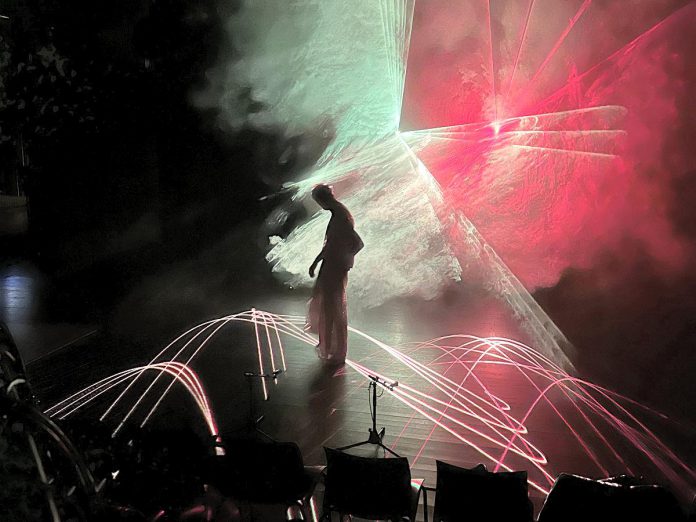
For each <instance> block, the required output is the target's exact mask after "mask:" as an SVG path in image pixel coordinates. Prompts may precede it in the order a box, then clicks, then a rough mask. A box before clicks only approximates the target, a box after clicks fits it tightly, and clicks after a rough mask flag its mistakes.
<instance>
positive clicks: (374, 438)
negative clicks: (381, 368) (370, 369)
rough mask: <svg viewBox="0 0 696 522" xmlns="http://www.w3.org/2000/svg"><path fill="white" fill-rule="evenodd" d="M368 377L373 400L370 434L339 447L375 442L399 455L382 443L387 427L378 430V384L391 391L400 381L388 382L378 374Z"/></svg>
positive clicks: (351, 446)
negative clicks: (364, 438)
mask: <svg viewBox="0 0 696 522" xmlns="http://www.w3.org/2000/svg"><path fill="white" fill-rule="evenodd" d="M368 377H369V379H370V400H371V401H372V412H371V417H372V428H370V429H369V433H370V435H369V437H368V438H367V440H365V441H362V442H356V443H355V444H349V445H348V446H343V447H342V448H338V449H339V450H341V451H344V450H347V449H350V448H357V447H358V446H364V445H366V444H374V445H375V446H379V447H380V448H382V449H383V450H384V451H388V452H389V453H391V454H392V455H394V456H395V457H399V456H400V455H399V454H398V453H396V452H395V451H392V450H391V449H389V448H387V447H386V446H385V445H384V444H383V443H382V439H384V432H385V428H384V427H383V428H382V429H381V430H379V431H377V385H378V384H379V385H380V386H382V387H383V388H386V389H388V390H389V391H394V388H396V387H397V386H398V385H399V382H398V381H394V382H387V381H385V380H384V379H380V378H379V377H377V376H376V375H368Z"/></svg>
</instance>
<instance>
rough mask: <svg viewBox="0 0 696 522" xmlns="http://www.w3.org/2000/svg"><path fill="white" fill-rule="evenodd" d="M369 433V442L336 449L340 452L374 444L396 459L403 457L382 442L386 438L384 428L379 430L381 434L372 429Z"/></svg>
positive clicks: (365, 441)
mask: <svg viewBox="0 0 696 522" xmlns="http://www.w3.org/2000/svg"><path fill="white" fill-rule="evenodd" d="M369 431H370V436H369V437H368V438H367V440H364V441H362V442H356V443H355V444H349V445H348V446H342V447H340V448H336V449H338V450H339V451H345V450H347V449H351V448H357V447H359V446H366V445H367V444H372V445H373V446H379V447H380V448H382V449H383V450H384V451H388V452H389V453H391V454H392V455H393V456H395V457H400V456H401V455H399V454H398V453H396V452H395V451H393V450H392V449H390V448H387V447H386V446H385V445H384V443H383V442H382V439H383V438H384V428H382V429H381V430H379V432H378V431H377V430H373V429H370V430H369Z"/></svg>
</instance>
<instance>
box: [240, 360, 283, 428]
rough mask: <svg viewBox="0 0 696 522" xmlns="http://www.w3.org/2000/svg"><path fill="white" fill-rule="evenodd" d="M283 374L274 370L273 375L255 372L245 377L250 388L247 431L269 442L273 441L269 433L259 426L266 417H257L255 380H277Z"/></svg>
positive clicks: (281, 371)
mask: <svg viewBox="0 0 696 522" xmlns="http://www.w3.org/2000/svg"><path fill="white" fill-rule="evenodd" d="M281 373H283V370H274V371H272V372H271V373H254V372H244V377H246V380H247V385H248V387H249V413H248V417H247V430H248V431H249V432H250V433H254V432H258V433H260V434H261V435H263V436H264V437H266V438H267V439H269V440H271V441H272V440H273V437H271V436H270V435H269V434H268V433H266V432H265V431H263V430H262V429H261V428H259V424H261V422H263V419H264V417H265V416H264V415H259V416H258V417H257V416H256V408H255V401H254V380H255V379H273V380H275V379H277V378H278V375H280V374H281Z"/></svg>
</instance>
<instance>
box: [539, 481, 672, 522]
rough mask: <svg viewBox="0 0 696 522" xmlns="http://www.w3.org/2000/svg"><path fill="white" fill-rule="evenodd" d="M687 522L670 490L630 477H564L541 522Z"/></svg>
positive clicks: (548, 501)
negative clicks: (641, 482)
mask: <svg viewBox="0 0 696 522" xmlns="http://www.w3.org/2000/svg"><path fill="white" fill-rule="evenodd" d="M589 520H591V521H593V522H618V521H621V522H623V521H625V522H684V521H685V520H686V518H685V516H684V513H683V512H682V510H681V508H680V506H679V503H678V501H677V499H676V498H675V497H674V495H673V494H672V493H671V492H670V491H669V490H667V489H665V488H662V487H660V486H655V485H644V484H639V483H638V482H637V481H636V480H634V479H631V478H629V477H623V478H621V479H617V480H616V481H615V482H613V481H611V480H602V481H600V480H592V479H588V478H585V477H579V476H576V475H568V474H561V475H560V476H559V477H558V479H556V482H555V484H554V486H553V488H552V489H551V492H550V493H549V495H548V497H547V498H546V502H544V507H543V508H542V510H541V513H540V514H539V522H581V521H582V522H587V521H589Z"/></svg>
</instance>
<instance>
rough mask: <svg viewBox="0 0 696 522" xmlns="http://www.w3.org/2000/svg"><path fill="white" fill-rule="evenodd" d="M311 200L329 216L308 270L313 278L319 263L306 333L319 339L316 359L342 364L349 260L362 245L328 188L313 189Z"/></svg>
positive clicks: (344, 350) (351, 224) (346, 342)
mask: <svg viewBox="0 0 696 522" xmlns="http://www.w3.org/2000/svg"><path fill="white" fill-rule="evenodd" d="M312 197H313V198H314V201H316V202H317V203H318V204H319V205H320V206H321V208H323V209H324V210H328V211H330V212H331V220H330V221H329V225H328V226H327V227H326V235H325V237H324V248H322V249H321V252H319V255H318V256H317V257H316V259H315V260H314V262H313V263H312V266H310V267H309V276H310V277H314V271H315V270H316V268H317V265H318V264H319V262H320V261H321V268H320V269H319V276H318V277H317V282H316V284H315V285H314V293H313V294H312V299H311V300H310V302H309V311H308V314H307V326H308V329H309V331H311V332H313V333H316V334H318V335H319V345H318V346H317V354H318V355H319V357H320V358H321V359H324V360H326V361H328V362H330V363H332V364H343V363H344V362H345V360H346V352H347V351H348V314H347V311H346V283H347V282H348V271H349V270H350V269H351V268H353V258H354V257H355V254H357V253H358V252H360V250H361V249H362V248H363V246H364V244H363V242H362V239H360V236H359V235H358V234H357V232H356V231H355V229H354V228H353V227H354V221H353V216H352V215H351V214H350V212H349V211H348V209H347V208H346V207H345V205H343V204H342V203H340V202H339V201H337V200H336V198H335V196H334V194H333V191H332V190H331V187H329V186H328V185H317V186H316V187H314V189H313V190H312Z"/></svg>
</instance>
